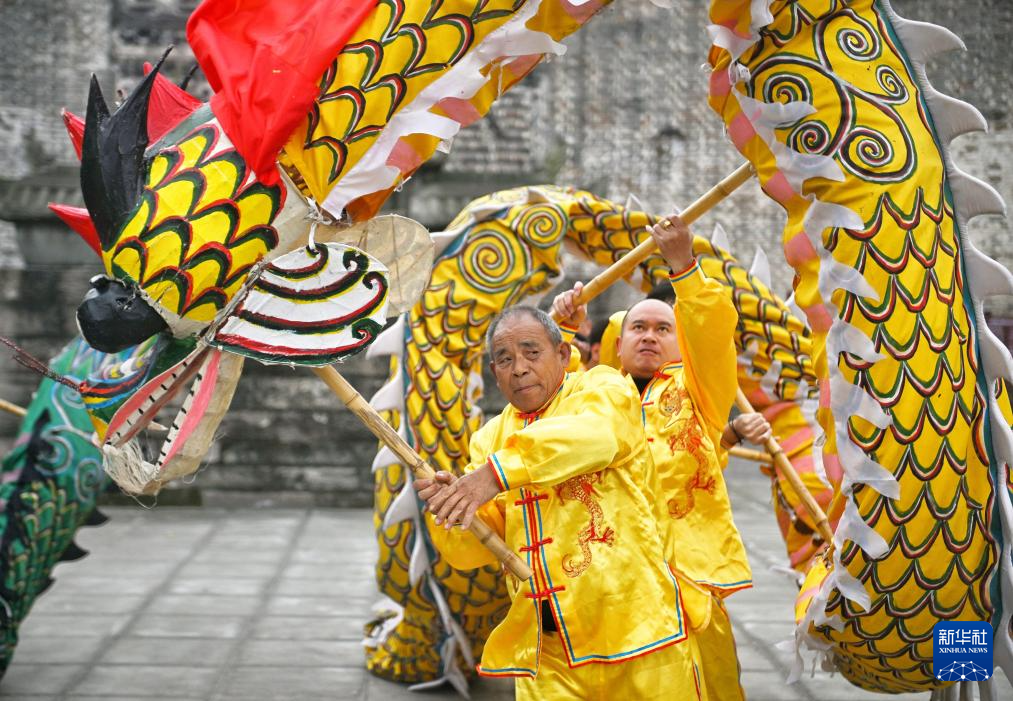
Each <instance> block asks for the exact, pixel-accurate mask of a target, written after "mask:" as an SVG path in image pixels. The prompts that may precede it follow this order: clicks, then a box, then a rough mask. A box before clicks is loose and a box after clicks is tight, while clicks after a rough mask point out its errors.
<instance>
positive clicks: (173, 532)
mask: <svg viewBox="0 0 1013 701" xmlns="http://www.w3.org/2000/svg"><path fill="white" fill-rule="evenodd" d="M729 470H730V472H729V473H728V476H729V478H730V480H731V482H732V493H733V501H734V504H735V510H736V511H735V513H736V520H737V522H738V524H739V527H740V529H741V530H742V532H743V534H744V536H745V538H746V545H747V548H748V550H749V553H750V557H751V559H752V562H753V570H754V575H755V581H756V585H755V587H754V588H753V589H752V590H750V591H747V592H742V593H739V594H736V595H735V596H733V597H732V599H731V602H730V610H731V614H732V618H733V621H734V623H735V627H736V636H737V639H738V643H739V654H740V659H741V662H742V667H743V673H742V683H743V685H744V687H745V688H746V691H747V693H748V695H749V698H750V699H751V700H753V701H787V700H793V699H805V700H808V701H815V700H817V699H818V700H819V701H862V700H865V699H882V698H888V697H883V696H880V695H873V694H868V693H865V692H862V691H860V690H858V689H855V688H854V687H852V686H850V685H849V684H848V683H847V682H845V681H843V680H842V679H840V678H839V677H831V676H829V675H826V674H818V675H817V676H816V677H815V678H813V679H808V678H807V679H806V680H805V681H803V682H801V683H799V684H796V685H794V686H792V687H786V686H785V685H784V679H785V676H786V674H787V669H788V664H789V660H788V655H787V654H785V653H782V652H779V651H778V650H776V649H775V648H774V645H775V644H776V643H777V642H779V641H781V640H784V639H786V638H787V637H788V636H789V634H790V631H791V623H790V621H791V616H792V602H793V598H794V589H793V586H792V585H791V584H790V583H789V582H788V581H787V580H786V579H785V578H784V576H783V575H780V574H777V573H775V572H772V571H771V570H770V567H771V566H776V565H782V564H783V563H784V556H783V554H782V546H781V543H780V540H779V538H778V534H777V528H776V525H775V523H774V519H773V516H772V515H771V512H770V507H769V505H768V503H767V499H768V497H767V495H768V490H767V487H766V483H765V479H764V478H761V477H760V476H759V473H758V471H757V470H756V468H755V467H753V466H750V465H747V464H741V463H740V464H733V465H732V466H731V467H730V468H729ZM108 512H109V515H110V516H111V521H110V522H109V523H108V524H106V525H105V526H103V527H101V528H89V529H84V531H83V532H82V533H81V535H80V537H79V542H80V544H81V545H82V546H83V547H85V548H86V549H87V550H90V551H91V555H89V556H88V557H87V558H86V559H84V560H82V561H80V562H76V563H66V564H63V565H60V566H59V567H58V568H57V571H56V584H55V585H54V586H53V588H52V589H51V590H50V591H49V592H48V593H46V594H45V595H44V596H43V597H42V598H41V599H40V600H39V602H38V603H37V604H36V607H35V610H34V611H33V612H32V614H31V615H30V616H29V617H28V620H27V621H26V623H25V625H24V626H23V627H22V631H21V632H22V638H21V643H20V645H19V647H18V651H17V654H16V657H15V661H14V663H13V664H12V665H11V667H10V669H9V671H8V673H7V675H6V677H5V678H4V679H3V682H2V683H0V697H2V698H18V699H25V700H26V701H27V700H35V701H38V700H40V699H92V700H94V699H96V698H100V699H145V700H148V701H151V700H153V699H174V700H176V701H178V700H180V699H215V700H223V701H224V700H229V699H243V700H244V701H260V700H267V699H271V700H275V699H298V700H300V701H302V700H303V699H323V698H328V699H367V700H371V701H372V700H377V701H379V700H383V701H399V700H401V699H411V700H412V701H427V700H429V701H434V700H437V699H441V700H442V699H448V700H449V699H454V698H456V696H455V695H454V694H453V693H452V692H450V691H448V690H438V691H434V692H427V693H425V694H414V693H410V692H408V691H407V690H406V689H405V688H404V687H402V686H400V685H396V684H391V683H388V682H384V681H381V680H379V679H375V678H373V677H371V676H370V675H368V674H367V673H366V671H365V669H364V665H363V654H362V650H361V648H360V646H359V640H360V638H361V636H362V623H363V621H364V620H365V619H366V617H367V615H368V611H369V606H370V604H371V603H372V602H373V600H374V597H375V588H374V584H373V579H372V563H373V560H374V545H373V541H372V524H371V515H370V513H369V512H368V511H364V510H293V509H284V510H282V509H242V510H222V509H210V508H203V509H192V508H170V507H162V508H157V509H154V510H150V511H146V510H143V509H141V508H123V507H120V508H111V509H108ZM1000 676H1001V674H1000ZM1001 681H1002V684H1003V686H1002V687H1000V691H999V695H998V697H997V698H999V699H1003V698H1005V699H1013V690H1011V689H1010V687H1009V684H1008V683H1007V682H1006V680H1005V679H1003V680H1001ZM473 697H474V698H475V699H481V700H497V701H498V700H505V699H510V698H512V685H511V683H510V682H509V681H497V682H490V681H480V682H478V683H477V684H476V685H475V687H474V689H473ZM892 698H895V699H921V701H927V699H928V695H927V694H921V695H902V696H897V697H892Z"/></svg>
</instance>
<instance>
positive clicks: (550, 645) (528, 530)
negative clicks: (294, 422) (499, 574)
mask: <svg viewBox="0 0 1013 701" xmlns="http://www.w3.org/2000/svg"><path fill="white" fill-rule="evenodd" d="M487 346H488V348H489V355H490V361H491V364H492V371H493V374H494V376H495V378H496V384H497V386H498V387H499V389H500V391H501V392H503V394H504V396H506V398H507V399H508V400H509V402H510V403H509V405H508V406H507V407H506V408H505V409H504V410H503V412H502V413H501V414H500V415H499V416H496V417H494V418H493V419H492V420H490V421H489V422H488V423H487V424H486V425H485V426H483V427H482V428H481V429H479V430H478V431H477V432H476V433H475V434H474V435H473V436H472V439H471V444H470V457H471V464H470V465H469V466H468V467H467V468H466V470H465V474H464V475H463V476H462V477H460V478H455V477H454V476H453V475H451V474H450V473H447V472H440V473H437V475H436V477H435V479H432V480H424V479H420V480H417V481H416V482H415V487H416V489H417V490H418V494H419V497H420V498H421V499H423V500H425V501H426V504H427V507H428V510H429V512H430V513H429V515H428V516H427V518H426V522H427V526H428V530H429V533H430V535H431V538H432V541H433V543H434V545H435V546H436V548H437V549H438V550H439V551H440V553H441V554H442V555H443V557H444V558H445V560H446V561H447V562H448V563H449V564H450V565H452V566H453V567H456V568H458V569H472V568H476V567H481V566H483V565H489V564H495V559H494V558H493V557H492V555H491V554H490V553H489V551H487V550H486V549H484V548H483V547H482V546H481V545H480V544H479V542H478V541H477V540H476V539H475V537H474V536H473V535H472V534H471V533H470V532H468V531H466V530H464V528H467V527H468V526H469V525H470V524H471V521H472V519H473V518H476V517H480V518H482V519H483V520H485V521H486V523H488V524H489V525H490V526H492V527H493V529H494V530H495V531H497V532H498V533H499V534H500V535H501V536H503V538H504V540H505V541H506V542H507V544H509V545H510V547H511V548H512V549H513V550H515V551H517V552H519V553H520V555H521V557H523V558H524V559H525V560H526V561H527V563H528V565H529V566H530V567H531V569H532V571H533V573H534V574H533V576H532V577H531V579H529V580H527V581H523V582H521V581H517V580H515V579H512V578H510V579H508V581H507V591H508V593H509V594H510V598H511V605H510V608H509V610H508V612H507V615H506V618H505V619H504V620H503V621H502V622H501V623H500V624H499V625H498V626H497V627H496V628H495V629H494V630H493V632H492V634H491V635H490V636H489V639H488V640H487V641H486V644H485V649H484V651H483V653H482V661H481V664H479V666H478V671H479V673H480V674H483V675H487V676H510V677H516V678H517V682H516V695H517V698H518V699H538V700H539V701H551V700H555V699H560V700H561V699H602V700H605V699H608V700H609V701H614V700H616V699H677V700H687V701H688V700H691V699H692V700H697V699H701V698H705V697H704V696H703V695H702V691H701V689H700V688H699V686H698V683H697V679H698V678H697V673H696V669H697V663H698V660H699V658H698V654H697V651H696V645H695V643H694V642H693V641H692V640H690V639H688V631H687V621H686V615H685V614H684V610H683V607H682V603H681V595H680V588H679V587H680V585H679V583H678V581H677V579H676V578H675V576H674V574H673V573H672V571H671V569H670V568H669V566H668V563H667V562H666V559H665V547H664V545H663V541H662V534H661V532H660V529H659V527H658V519H657V514H655V513H654V510H653V509H654V504H655V503H656V502H657V497H656V495H655V494H654V492H653V485H654V484H655V475H654V474H653V463H652V461H651V457H650V453H649V450H648V447H647V439H646V436H645V434H644V426H643V423H642V422H641V420H640V398H639V396H638V395H637V391H636V388H635V387H634V386H633V385H632V384H631V383H630V381H629V380H628V379H627V378H625V377H623V376H622V375H621V374H620V373H619V372H618V371H617V370H615V369H613V368H610V367H607V366H601V367H597V368H593V369H591V370H588V371H587V372H583V373H568V372H567V371H566V369H567V365H568V363H569V361H570V353H571V351H570V345H569V344H568V343H566V342H565V341H564V340H563V338H562V336H561V334H560V329H559V327H558V326H556V324H555V323H554V322H553V321H552V320H551V319H550V318H549V317H548V316H547V315H546V314H545V313H544V312H542V311H540V310H538V309H534V308H531V307H513V308H511V309H509V310H507V311H506V312H504V313H503V314H502V315H501V316H499V317H498V318H496V319H495V320H494V321H493V322H492V324H491V325H490V327H489V331H488V335H487ZM458 525H460V526H462V527H463V528H457V527H456V526H458Z"/></svg>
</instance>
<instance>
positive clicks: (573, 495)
mask: <svg viewBox="0 0 1013 701" xmlns="http://www.w3.org/2000/svg"><path fill="white" fill-rule="evenodd" d="M596 482H601V473H600V472H596V473H595V474H593V475H577V476H576V477H571V478H570V479H568V480H566V481H565V482H563V483H562V484H560V485H557V486H556V495H557V496H558V497H559V499H560V500H561V501H563V502H566V501H567V500H573V501H579V502H580V503H582V504H583V505H584V506H585V507H586V508H587V511H588V514H589V515H590V517H591V520H590V521H588V523H587V525H586V526H584V528H581V529H580V532H579V533H578V534H577V545H578V546H579V547H580V552H581V559H580V560H579V561H577V562H574V559H575V556H574V555H572V554H568V555H564V556H563V572H565V573H566V576H567V577H578V576H580V575H581V574H583V573H584V572H585V571H586V570H587V568H588V567H590V566H591V543H604V544H605V545H607V546H608V547H610V548H611V547H612V546H613V545H615V540H616V533H615V531H614V530H612V528H611V526H606V525H605V514H604V512H603V511H602V510H601V505H599V504H598V502H597V501H596V500H595V497H597V496H598V493H597V492H596V491H595V488H594V485H595V483H596Z"/></svg>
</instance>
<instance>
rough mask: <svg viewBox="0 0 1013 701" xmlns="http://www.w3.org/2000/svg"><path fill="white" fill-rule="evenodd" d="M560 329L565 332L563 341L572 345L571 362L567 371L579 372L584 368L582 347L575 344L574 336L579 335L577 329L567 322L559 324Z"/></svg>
mask: <svg viewBox="0 0 1013 701" xmlns="http://www.w3.org/2000/svg"><path fill="white" fill-rule="evenodd" d="M559 331H560V333H562V334H563V342H564V343H568V344H569V345H570V364H569V365H567V366H566V371H567V372H577V371H578V370H581V369H582V367H583V366H582V365H581V364H580V349H579V348H577V346H575V345H573V338H574V336H576V335H577V329H574V328H571V327H569V326H567V325H566V324H560V325H559Z"/></svg>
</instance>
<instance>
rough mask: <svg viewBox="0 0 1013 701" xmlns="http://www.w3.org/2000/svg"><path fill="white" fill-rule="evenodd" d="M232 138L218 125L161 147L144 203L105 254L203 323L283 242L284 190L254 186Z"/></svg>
mask: <svg viewBox="0 0 1013 701" xmlns="http://www.w3.org/2000/svg"><path fill="white" fill-rule="evenodd" d="M224 139H225V136H224V135H223V134H222V133H221V130H220V129H219V128H218V125H217V123H208V124H204V125H202V126H200V127H198V128H196V129H194V131H192V132H191V133H190V134H189V135H187V136H186V137H184V138H183V139H182V140H181V141H180V142H179V143H178V144H175V145H173V146H171V147H169V148H167V149H163V150H162V151H160V152H158V153H157V154H156V155H155V156H154V158H153V159H152V162H151V167H150V169H149V171H148V174H147V179H146V181H145V184H144V191H143V192H142V194H141V197H140V198H139V200H138V204H137V206H136V208H135V209H134V211H133V212H132V213H131V215H130V217H129V218H128V220H127V222H126V224H124V226H123V227H122V228H121V229H120V231H119V234H118V236H117V239H116V242H115V244H114V245H113V246H112V247H111V248H110V249H109V250H108V251H105V252H104V253H103V262H104V263H105V266H106V269H107V270H110V271H112V272H113V274H115V275H117V276H118V277H122V276H126V277H128V278H129V279H131V280H133V281H135V282H136V283H137V284H138V286H139V287H140V288H141V290H143V292H144V293H145V294H146V295H147V296H148V297H149V298H150V299H153V300H155V301H157V302H158V303H159V304H160V305H162V307H164V308H165V309H167V310H168V311H169V312H171V313H173V314H176V315H178V316H181V317H185V318H186V319H188V320H191V321H196V322H200V323H202V324H207V323H209V322H211V321H212V320H213V319H214V318H215V315H216V314H217V313H218V312H220V311H221V310H222V309H224V307H225V305H226V304H227V302H228V301H229V300H230V299H231V298H232V297H233V296H234V295H235V294H236V292H237V291H238V290H239V288H240V287H241V286H242V284H243V282H244V281H245V279H246V276H247V273H248V272H249V270H250V268H252V267H253V265H254V264H256V262H257V261H259V260H260V259H261V258H262V257H263V256H264V255H265V254H267V253H268V252H269V251H270V250H271V249H272V248H274V247H275V246H276V245H277V241H278V236H277V233H276V232H275V230H274V229H273V228H272V227H271V226H270V222H271V221H272V220H273V219H274V216H275V214H276V213H277V211H278V209H279V207H280V202H281V191H280V190H279V189H278V188H269V187H265V186H263V185H260V184H259V183H254V184H252V185H247V179H248V175H249V173H248V171H247V168H246V165H245V163H244V162H243V161H242V159H241V158H240V157H239V155H238V154H237V153H236V151H235V150H234V149H233V148H232V147H231V144H221V145H219V143H218V142H219V140H224ZM223 145H224V146H226V148H225V149H224V150H223V149H222V148H221V146H223Z"/></svg>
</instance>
